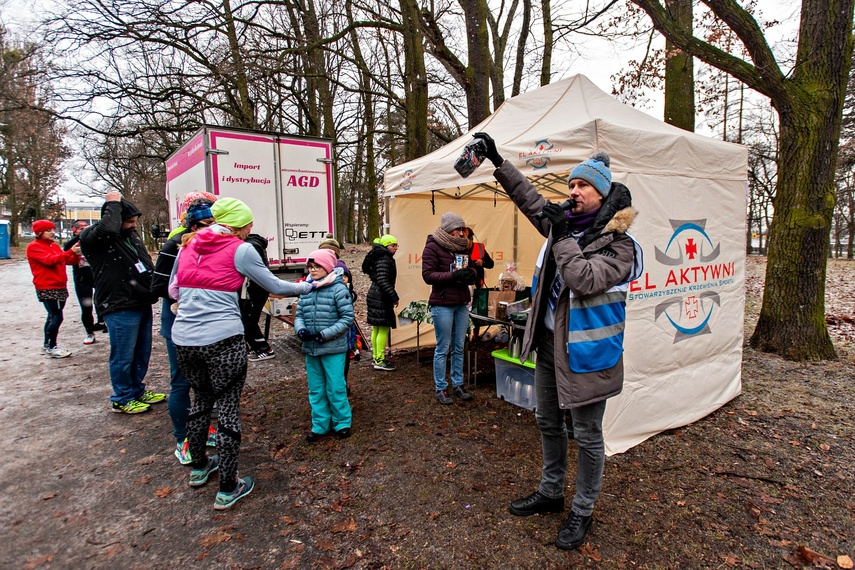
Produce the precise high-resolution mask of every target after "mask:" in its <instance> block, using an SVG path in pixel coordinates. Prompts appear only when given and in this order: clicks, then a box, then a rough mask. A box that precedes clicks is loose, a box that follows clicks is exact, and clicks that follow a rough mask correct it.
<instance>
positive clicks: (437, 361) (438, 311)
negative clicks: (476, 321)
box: [430, 305, 469, 391]
mask: <svg viewBox="0 0 855 570" xmlns="http://www.w3.org/2000/svg"><path fill="white" fill-rule="evenodd" d="M430 314H431V316H432V317H433V332H434V333H435V334H436V350H435V351H434V353H433V383H434V385H435V386H436V390H437V391H439V390H445V389H446V388H448V382H447V381H446V380H445V368H446V365H447V363H448V354H449V352H450V353H451V372H450V374H449V375H450V376H451V384H452V386H455V387H456V386H462V385H463V343H464V342H466V333H467V331H468V330H469V308H468V307H467V306H466V305H453V306H450V307H431V308H430Z"/></svg>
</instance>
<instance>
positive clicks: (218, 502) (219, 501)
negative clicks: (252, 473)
mask: <svg viewBox="0 0 855 570" xmlns="http://www.w3.org/2000/svg"><path fill="white" fill-rule="evenodd" d="M254 488H255V481H253V480H252V477H244V478H243V479H240V478H238V480H237V487H235V490H234V491H232V492H231V493H223V492H222V491H220V492H219V493H217V498H216V499H215V500H214V509H215V510H218V511H224V510H226V509H228V508H230V507H231V506H232V505H234V504H235V503H237V502H238V500H240V499H242V498H243V497H246V496H247V495H249V494H250V493H252V490H253V489H254Z"/></svg>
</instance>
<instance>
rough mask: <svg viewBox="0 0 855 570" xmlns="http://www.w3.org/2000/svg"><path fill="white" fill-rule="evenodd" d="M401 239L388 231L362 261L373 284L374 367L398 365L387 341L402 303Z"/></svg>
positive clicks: (370, 300)
mask: <svg viewBox="0 0 855 570" xmlns="http://www.w3.org/2000/svg"><path fill="white" fill-rule="evenodd" d="M397 251H398V240H397V239H395V236H392V235H389V234H386V235H384V236H382V237H379V238H377V239H376V240H374V245H373V246H372V248H371V251H370V252H368V255H366V256H365V261H364V262H363V264H362V271H363V272H364V273H365V274H366V275H368V277H369V278H370V279H371V287H369V288H368V294H367V295H366V296H365V303H366V305H368V324H370V325H371V348H372V351H373V353H374V354H373V356H374V370H394V369H395V367H394V366H392V363H391V362H390V361H389V359H388V358H386V344H387V343H388V341H389V333H390V332H391V330H392V329H394V328H396V324H397V319H396V317H395V307H397V306H398V300H399V299H398V292H397V291H395V281H397V279H398V266H397V264H396V263H395V252H397Z"/></svg>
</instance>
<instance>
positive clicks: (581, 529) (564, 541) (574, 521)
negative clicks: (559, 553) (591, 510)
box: [555, 512, 594, 550]
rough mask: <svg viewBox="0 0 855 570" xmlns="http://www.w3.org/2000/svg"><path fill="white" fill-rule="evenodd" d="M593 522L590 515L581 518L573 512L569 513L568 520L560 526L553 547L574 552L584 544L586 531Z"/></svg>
mask: <svg viewBox="0 0 855 570" xmlns="http://www.w3.org/2000/svg"><path fill="white" fill-rule="evenodd" d="M592 522H594V517H593V516H591V515H588V516H583V515H580V514H578V513H575V512H571V513H570V518H568V519H567V521H566V522H565V523H564V524H563V525H562V526H561V530H559V531H558V538H557V539H556V540H555V546H557V547H558V548H560V549H562V550H575V549H577V548H579V547H580V546H582V543H583V542H585V537H586V536H587V535H588V531H589V530H591V523H592Z"/></svg>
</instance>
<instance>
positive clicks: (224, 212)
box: [211, 198, 252, 229]
mask: <svg viewBox="0 0 855 570" xmlns="http://www.w3.org/2000/svg"><path fill="white" fill-rule="evenodd" d="M211 213H212V214H214V219H215V220H216V221H217V223H218V224H223V225H224V226H229V227H230V228H233V229H240V228H242V227H244V226H248V225H249V224H251V223H252V210H250V209H249V206H247V205H246V204H244V203H243V202H241V201H240V200H238V199H237V198H220V199H219V200H217V201H216V202H214V203H213V204H212V205H211Z"/></svg>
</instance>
